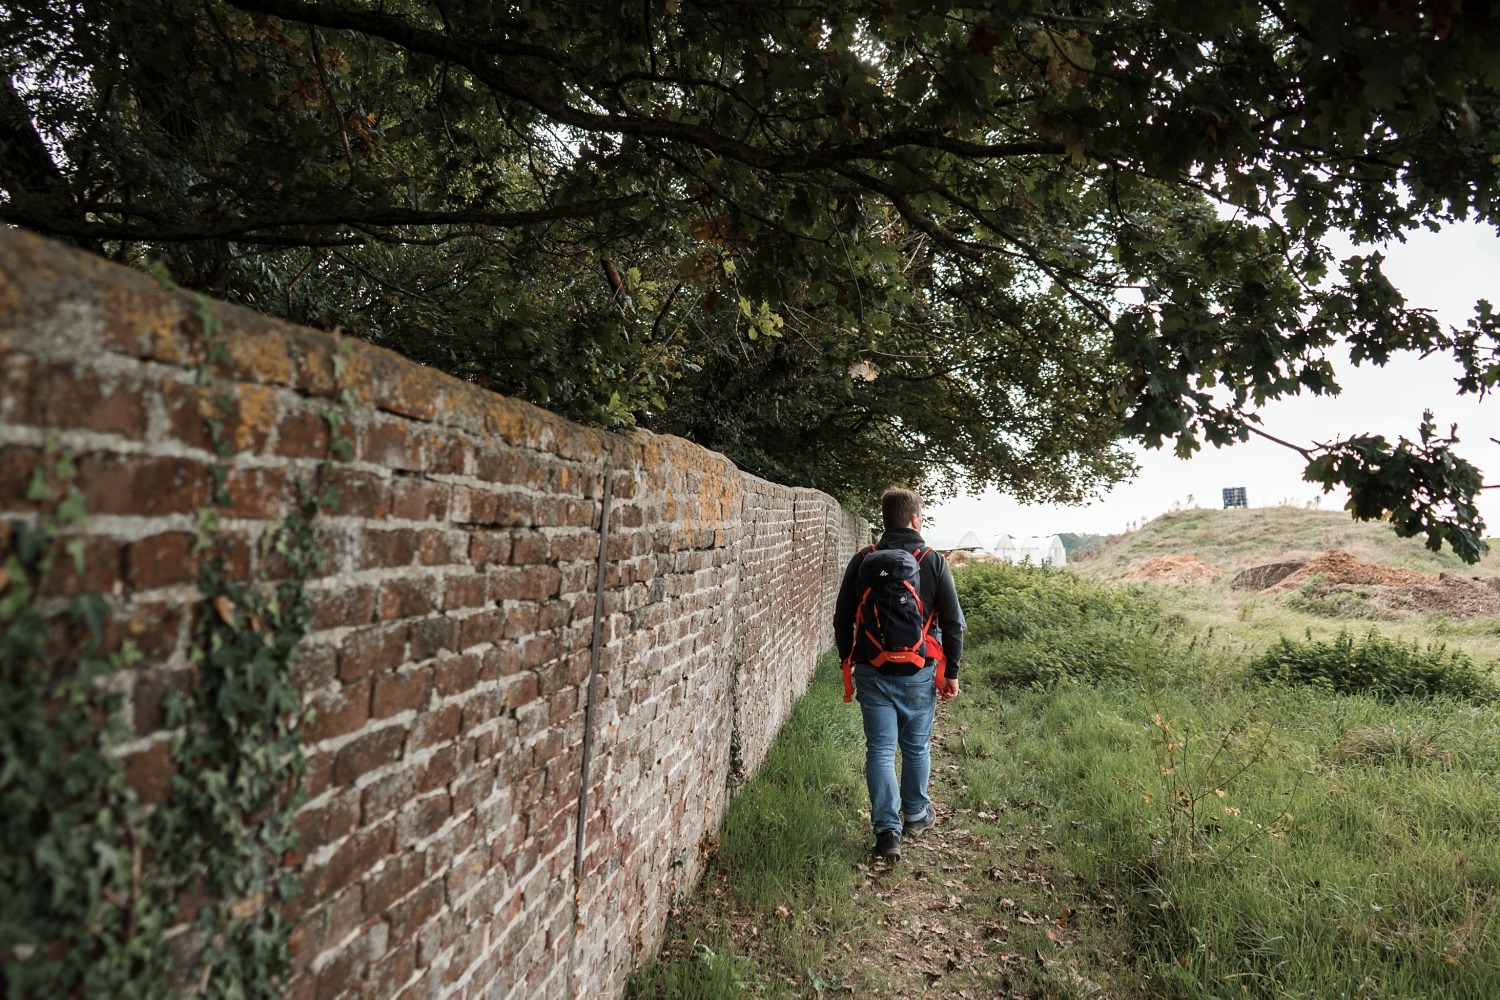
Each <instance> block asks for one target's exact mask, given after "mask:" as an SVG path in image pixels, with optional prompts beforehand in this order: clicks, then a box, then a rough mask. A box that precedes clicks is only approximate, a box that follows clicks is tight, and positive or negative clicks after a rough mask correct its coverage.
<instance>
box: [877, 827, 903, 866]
mask: <svg viewBox="0 0 1500 1000" xmlns="http://www.w3.org/2000/svg"><path fill="white" fill-rule="evenodd" d="M871 853H872V854H874V855H875V856H876V857H877V858H880V859H881V860H882V861H885V862H887V863H889V864H895V863H896V862H897V861H900V860H901V834H899V833H897V832H896V831H895V830H884V831H882V832H880V833H877V834H876V835H875V846H874V847H873V848H871Z"/></svg>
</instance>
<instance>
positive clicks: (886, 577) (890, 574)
mask: <svg viewBox="0 0 1500 1000" xmlns="http://www.w3.org/2000/svg"><path fill="white" fill-rule="evenodd" d="M931 551H932V550H931V549H929V548H925V547H924V548H918V549H917V550H916V551H914V552H908V551H906V550H905V549H878V548H876V547H875V546H873V545H872V546H870V547H869V548H867V549H865V550H864V558H863V559H862V560H861V561H860V564H859V580H860V583H862V584H863V585H864V592H863V593H862V594H860V598H859V606H858V608H857V610H856V611H855V613H854V643H853V645H851V646H850V647H849V655H848V656H847V657H845V658H844V664H843V667H844V700H845V701H853V700H854V664H855V663H856V662H858V663H868V664H870V665H871V666H873V667H875V668H876V669H879V668H880V667H883V666H885V665H886V664H887V663H908V664H911V665H912V666H914V667H917V668H919V669H920V668H921V667H924V666H926V665H927V661H928V660H936V661H937V670H936V673H935V676H934V680H935V681H936V683H937V684H939V685H941V684H942V683H943V672H944V668H945V667H946V665H947V661H946V659H945V658H944V656H943V646H942V643H940V642H938V641H937V640H936V639H934V638H932V635H931V632H932V626H933V622H934V620H935V619H936V618H937V613H936V612H932V613H928V612H927V611H926V610H925V609H924V608H923V607H922V595H921V588H920V581H921V578H922V560H923V559H925V558H926V557H927V553H929V552H931Z"/></svg>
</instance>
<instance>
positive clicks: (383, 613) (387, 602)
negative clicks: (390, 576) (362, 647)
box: [377, 576, 443, 620]
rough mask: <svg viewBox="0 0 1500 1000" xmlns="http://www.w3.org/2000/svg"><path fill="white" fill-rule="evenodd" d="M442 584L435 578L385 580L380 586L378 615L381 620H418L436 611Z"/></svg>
mask: <svg viewBox="0 0 1500 1000" xmlns="http://www.w3.org/2000/svg"><path fill="white" fill-rule="evenodd" d="M442 592H443V584H442V582H441V581H440V580H439V579H438V578H437V577H432V576H420V577H411V578H403V579H400V580H387V581H386V582H385V583H383V584H381V586H380V598H379V608H378V612H377V613H378V614H379V616H380V618H381V619H382V620H390V619H392V618H418V617H421V616H423V615H426V614H428V613H429V612H432V611H436V610H438V604H439V598H440V597H441V596H442Z"/></svg>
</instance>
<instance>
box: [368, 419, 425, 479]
mask: <svg viewBox="0 0 1500 1000" xmlns="http://www.w3.org/2000/svg"><path fill="white" fill-rule="evenodd" d="M358 431H359V433H358V445H357V454H358V456H359V458H360V459H361V460H363V461H366V462H370V463H372V464H374V465H379V466H383V467H385V468H387V469H393V470H397V471H406V472H421V471H423V470H422V449H421V447H420V443H419V441H418V440H417V439H415V438H413V437H412V436H410V435H409V434H408V433H407V430H406V422H405V421H403V420H380V419H377V420H374V421H371V422H370V423H369V424H366V425H365V426H363V427H360V428H359V429H358Z"/></svg>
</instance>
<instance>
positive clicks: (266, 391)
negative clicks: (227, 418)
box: [234, 385, 281, 452]
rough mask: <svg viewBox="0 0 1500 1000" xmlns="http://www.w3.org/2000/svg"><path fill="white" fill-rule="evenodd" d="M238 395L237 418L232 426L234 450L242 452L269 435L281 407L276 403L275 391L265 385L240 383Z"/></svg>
mask: <svg viewBox="0 0 1500 1000" xmlns="http://www.w3.org/2000/svg"><path fill="white" fill-rule="evenodd" d="M238 396H239V399H238V409H239V420H238V421H237V422H236V425H235V428H234V450H235V451H240V452H243V451H249V450H251V445H252V444H257V443H263V442H264V441H265V440H266V438H267V437H269V436H270V434H271V428H273V427H275V426H276V421H277V419H278V417H279V416H280V410H281V408H280V407H279V406H277V404H276V391H275V390H274V389H271V388H268V387H267V386H262V385H241V386H240V387H239V392H238Z"/></svg>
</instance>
